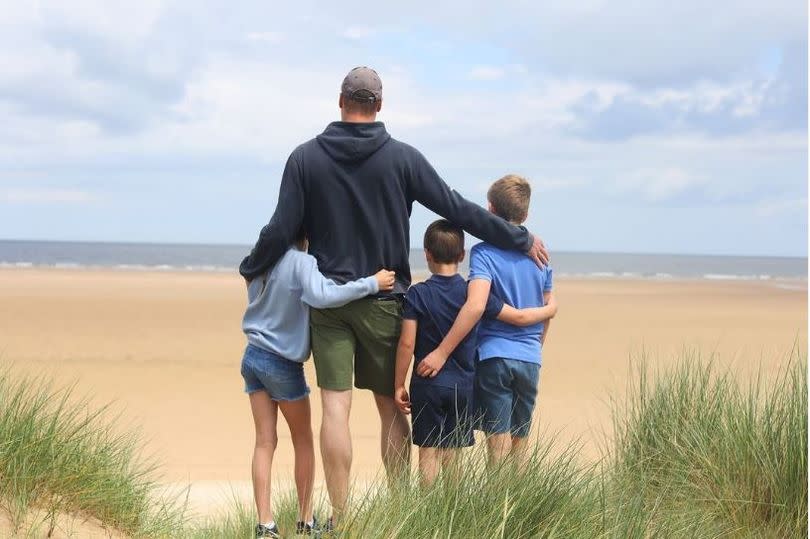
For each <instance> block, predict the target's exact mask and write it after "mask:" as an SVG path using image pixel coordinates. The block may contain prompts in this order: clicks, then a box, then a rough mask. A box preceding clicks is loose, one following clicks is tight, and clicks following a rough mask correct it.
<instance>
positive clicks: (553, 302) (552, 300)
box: [545, 294, 557, 318]
mask: <svg viewBox="0 0 810 539" xmlns="http://www.w3.org/2000/svg"><path fill="white" fill-rule="evenodd" d="M545 306H546V307H548V308H549V310H550V311H551V317H550V318H554V317H555V316H557V298H556V296H555V295H554V294H551V295H549V297H548V301H547V302H546V305H545Z"/></svg>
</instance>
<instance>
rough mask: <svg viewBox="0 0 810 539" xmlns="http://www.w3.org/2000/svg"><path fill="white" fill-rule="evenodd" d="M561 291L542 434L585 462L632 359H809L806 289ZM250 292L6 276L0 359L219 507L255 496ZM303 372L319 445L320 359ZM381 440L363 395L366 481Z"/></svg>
mask: <svg viewBox="0 0 810 539" xmlns="http://www.w3.org/2000/svg"><path fill="white" fill-rule="evenodd" d="M555 284H556V287H557V288H556V293H557V296H558V298H559V303H560V312H559V315H558V317H557V318H556V319H555V320H554V321H553V323H552V326H551V331H550V334H549V338H548V342H547V344H546V348H545V350H544V364H543V368H542V371H541V387H540V396H539V407H538V410H539V414H537V421H538V427H537V428H535V429H534V432H535V433H539V434H540V435H541V436H548V435H549V434H548V433H551V432H557V431H560V435H559V436H560V439H561V440H562V441H570V440H573V439H576V438H581V439H582V442H583V443H584V449H583V457H584V458H593V457H595V456H596V455H597V454H598V450H597V448H598V442H599V440H600V439H601V436H602V435H603V433H604V432H605V429H609V428H610V410H609V399H610V396H611V395H618V396H620V395H622V394H623V392H624V389H625V387H626V384H627V382H628V373H629V367H630V358H631V357H640V356H641V355H642V354H643V355H646V357H647V358H648V359H649V361H650V362H651V363H653V364H666V363H669V362H671V361H673V359H674V358H675V357H676V356H677V355H678V354H679V353H680V352H681V351H683V350H684V349H687V350H693V351H694V350H699V351H700V352H701V353H702V354H703V356H704V357H708V356H709V355H711V354H713V353H715V354H717V356H718V357H719V360H720V361H721V362H722V363H723V364H731V365H732V366H733V368H734V369H735V370H737V371H739V372H740V373H743V375H744V373H748V372H751V370H752V369H755V368H756V367H757V366H759V365H762V367H763V368H764V370H765V372H773V371H775V370H776V369H778V368H779V365H781V364H784V363H785V362H787V361H788V359H789V358H790V356H791V350H792V349H793V347H794V346H798V347H799V349H801V350H803V351H804V350H806V349H807V289H806V283H779V282H759V281H754V282H731V281H640V280H570V279H569V280H567V279H564V278H559V279H558V280H557V281H556V283H555ZM244 292H245V290H244V283H243V282H242V280H241V279H240V278H239V277H238V276H236V275H233V274H222V273H169V272H127V271H95V270H44V269H43V270H40V269H3V270H0V362H2V364H3V365H9V364H10V365H12V368H13V370H14V371H15V372H20V373H23V372H24V373H36V374H46V375H48V376H51V377H53V378H54V380H55V381H56V383H57V384H58V385H67V384H70V383H73V382H76V384H77V393H78V394H84V395H88V396H89V397H91V398H92V400H93V401H94V402H96V403H106V402H109V401H114V402H115V403H116V404H115V406H114V409H115V410H117V411H120V412H121V419H120V420H119V425H120V428H122V429H128V428H131V427H133V426H137V427H140V428H141V430H142V432H143V435H144V438H145V440H146V448H147V451H148V453H149V454H151V455H154V456H155V457H156V458H157V459H158V460H159V461H160V462H162V463H163V465H164V466H163V468H162V472H163V478H164V480H165V481H166V482H169V483H173V484H174V485H181V486H182V485H185V484H188V483H193V484H194V485H195V486H194V487H193V488H192V499H195V498H196V499H198V501H199V500H208V501H213V500H216V499H219V500H223V501H224V500H227V499H228V497H229V489H231V488H232V489H234V490H235V491H236V492H238V493H240V494H239V496H240V497H242V496H247V498H248V499H249V489H248V485H249V479H250V477H249V464H250V458H251V452H252V442H253V440H252V437H253V430H252V429H253V426H252V420H251V417H250V413H249V408H248V402H247V397H246V396H245V395H244V394H243V393H242V380H241V377H240V375H239V363H240V359H241V354H242V351H243V349H244V337H243V335H242V333H241V330H240V323H241V316H242V312H243V308H244V302H245V293H244ZM306 371H307V375H308V377H309V380H310V383H311V384H312V385H313V394H312V396H313V410H314V415H315V417H314V425H315V428H316V436H317V427H318V425H319V424H320V413H319V409H320V402H319V399H318V392H317V389H315V388H314V371H313V369H312V364H311V362H309V363H308V364H307V368H306ZM279 427H280V428H279V436H280V445H279V449H278V453H277V456H276V460H275V462H274V467H275V469H276V470H277V477H278V478H279V481H281V482H282V483H289V482H290V479H291V476H292V448H291V444H290V442H289V434H288V432H287V430H286V425H285V424H283V422H281V421H280V424H279ZM379 428H380V426H379V422H378V420H377V416H376V411H375V408H374V404H373V400H372V398H371V395H370V394H369V393H368V392H365V391H356V392H355V394H354V405H353V410H352V436H353V439H354V463H355V464H354V469H353V471H354V475H355V476H356V477H357V479H358V481H366V480H369V479H371V478H373V477H374V476H376V475H377V474H378V473H379V469H380V465H381V463H380V458H379V449H378V448H379V441H378V440H379ZM320 477H322V471H321V470H320V464H319V470H318V478H319V481H320ZM200 503H202V502H200ZM212 503H213V502H212Z"/></svg>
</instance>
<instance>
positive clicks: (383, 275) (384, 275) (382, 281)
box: [374, 269, 396, 292]
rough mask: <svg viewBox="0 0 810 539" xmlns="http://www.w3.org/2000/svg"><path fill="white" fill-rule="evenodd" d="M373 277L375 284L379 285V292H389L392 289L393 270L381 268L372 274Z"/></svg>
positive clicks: (394, 280)
mask: <svg viewBox="0 0 810 539" xmlns="http://www.w3.org/2000/svg"><path fill="white" fill-rule="evenodd" d="M374 277H375V278H376V279H377V284H378V285H379V289H380V292H390V291H391V290H393V289H394V283H395V282H396V273H394V272H393V271H388V270H386V269H381V270H380V271H378V272H377V273H375V274H374Z"/></svg>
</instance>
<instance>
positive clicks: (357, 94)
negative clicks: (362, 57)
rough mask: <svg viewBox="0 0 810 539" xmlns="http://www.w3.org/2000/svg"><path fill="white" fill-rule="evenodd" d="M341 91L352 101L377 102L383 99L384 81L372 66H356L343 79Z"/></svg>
mask: <svg viewBox="0 0 810 539" xmlns="http://www.w3.org/2000/svg"><path fill="white" fill-rule="evenodd" d="M340 93H341V95H343V96H344V97H347V98H349V99H351V100H352V101H358V102H360V103H376V102H377V101H382V81H381V80H380V76H379V75H377V72H376V71H374V70H373V69H371V68H370V67H366V66H361V67H355V68H354V69H352V70H351V71H349V73H348V75H346V77H345V78H344V79H343V84H341V85H340Z"/></svg>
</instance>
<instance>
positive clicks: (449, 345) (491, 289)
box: [417, 174, 555, 463]
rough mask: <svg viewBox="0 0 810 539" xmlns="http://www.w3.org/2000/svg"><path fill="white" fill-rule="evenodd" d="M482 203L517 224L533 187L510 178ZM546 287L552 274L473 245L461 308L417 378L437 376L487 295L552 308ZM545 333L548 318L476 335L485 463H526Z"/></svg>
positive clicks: (491, 324) (498, 324)
mask: <svg viewBox="0 0 810 539" xmlns="http://www.w3.org/2000/svg"><path fill="white" fill-rule="evenodd" d="M487 198H488V199H489V209H490V211H491V212H492V213H494V214H496V215H498V216H500V217H502V218H504V219H506V220H507V221H509V222H510V223H512V224H515V225H520V224H522V223H523V222H524V221H525V220H526V218H527V216H528V213H529V200H530V198H531V187H530V185H529V182H528V181H527V180H526V179H525V178H522V177H520V176H516V175H511V174H510V175H508V176H504V177H503V178H501V179H500V180H498V181H496V182H495V183H493V184H492V187H490V189H489V192H488V193H487ZM551 285H552V273H551V268H549V267H542V268H541V267H537V265H536V264H535V263H534V262H533V261H532V260H531V259H529V258H527V257H526V256H524V255H522V254H520V253H515V252H512V251H505V250H503V249H499V248H497V247H495V246H493V245H490V244H487V243H481V244H479V245H476V246H475V247H473V249H472V254H471V256H470V284H469V289H468V294H467V302H466V303H465V305H464V307H463V308H462V309H461V311H460V312H459V315H458V318H457V319H456V322H455V323H454V325H453V327H452V329H450V330H449V331H448V332H447V335H446V337H445V338H444V340H443V341H442V343H441V344H440V345H439V346H438V347H437V349H436V350H435V351H433V352H431V353H430V354H428V356H427V357H426V358H425V359H424V360H423V361H422V363H421V364H420V366H419V368H418V369H417V374H420V375H422V376H435V377H437V378H438V376H440V375H441V371H442V370H444V368H447V363H445V361H449V359H447V358H449V357H451V354H453V350H454V349H455V348H456V346H457V345H458V343H460V342H464V341H466V340H468V339H469V335H471V334H473V332H474V331H475V329H476V326H477V324H478V321H479V320H480V319H481V317H482V315H483V314H484V312H485V307H486V305H487V301H488V298H489V297H490V295H491V294H494V295H496V296H498V297H500V298H502V299H503V300H504V301H505V302H507V303H509V304H511V305H514V306H515V307H517V308H519V309H523V308H530V307H534V308H537V307H542V306H543V305H548V304H552V305H555V302H554V299H553V296H552V293H551ZM548 327H549V320H546V321H545V322H544V323H537V324H533V325H528V326H525V327H516V326H514V325H509V324H504V323H502V321H501V320H500V319H499V320H490V319H485V320H484V321H483V322H482V323H481V326H480V328H479V329H478V355H479V363H478V368H477V371H476V379H475V399H476V405H477V406H478V407H480V415H482V423H481V425H482V430H483V431H484V432H485V433H486V435H487V446H488V449H489V456H490V461H491V462H498V461H501V460H503V459H504V458H506V457H507V456H509V455H512V456H513V457H514V458H515V460H517V461H518V462H519V463H520V462H522V461H523V460H524V459H525V456H526V447H527V437H528V434H529V426H530V424H531V420H532V413H533V412H534V404H535V399H536V398H537V382H538V379H539V376H540V364H541V353H542V347H543V342H544V341H545V339H546V337H547V335H548ZM478 414H479V412H478V411H477V415H478Z"/></svg>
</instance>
